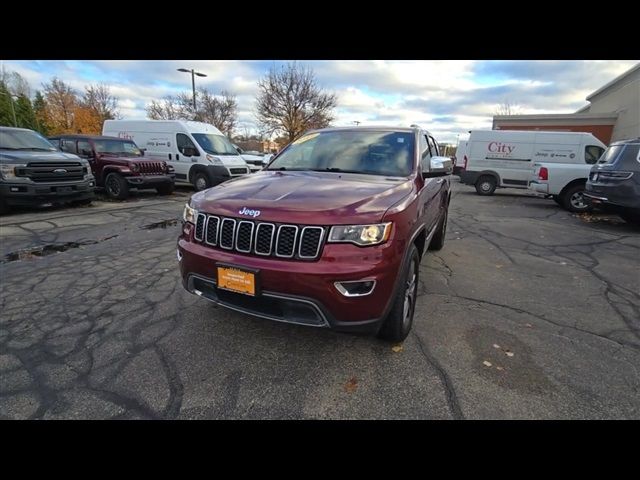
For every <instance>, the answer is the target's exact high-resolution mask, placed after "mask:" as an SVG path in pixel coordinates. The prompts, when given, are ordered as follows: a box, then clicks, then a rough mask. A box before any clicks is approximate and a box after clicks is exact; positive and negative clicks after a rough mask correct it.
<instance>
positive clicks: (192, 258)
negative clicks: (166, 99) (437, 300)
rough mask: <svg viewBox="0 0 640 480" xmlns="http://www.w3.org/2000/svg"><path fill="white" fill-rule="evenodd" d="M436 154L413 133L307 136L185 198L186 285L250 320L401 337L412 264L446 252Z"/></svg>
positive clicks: (406, 323)
mask: <svg viewBox="0 0 640 480" xmlns="http://www.w3.org/2000/svg"><path fill="white" fill-rule="evenodd" d="M439 155H440V154H439V149H438V144H437V143H436V142H435V140H434V139H433V137H432V136H431V135H430V134H429V133H428V132H427V131H425V130H422V129H420V128H419V127H412V128H385V127H366V128H365V127H353V128H329V129H323V130H316V131H312V132H309V133H306V134H305V135H303V136H302V137H300V138H299V139H298V140H296V141H294V142H292V143H291V144H289V145H288V146H287V147H286V148H285V149H284V150H283V151H282V152H280V153H279V154H278V155H277V156H276V157H275V158H274V159H273V160H272V161H271V162H270V163H269V165H268V166H267V167H265V169H263V170H261V171H260V172H257V173H255V174H253V175H251V176H245V177H241V178H238V179H232V180H230V181H228V182H225V183H223V184H220V185H218V186H216V187H213V188H210V189H208V190H204V191H202V192H198V193H196V194H194V195H193V196H192V197H191V200H190V202H189V204H187V205H186V206H185V211H184V223H183V228H182V233H181V235H180V237H179V238H178V245H177V256H178V260H179V264H180V270H181V274H182V279H183V284H184V287H185V288H186V289H187V290H188V291H189V292H191V293H194V294H196V295H199V296H202V297H205V298H206V299H208V300H211V301H213V302H215V303H217V304H219V305H222V306H225V307H228V308H230V309H233V310H237V311H240V312H244V313H248V314H252V315H255V316H258V317H263V318H267V319H271V320H278V321H284V322H291V323H298V324H303V325H310V326H315V327H329V328H333V329H336V330H342V331H352V332H356V331H363V332H370V333H378V334H379V336H381V337H382V338H385V339H388V340H393V341H401V340H403V339H404V338H405V337H406V336H407V335H408V333H409V330H410V328H411V324H412V321H413V313H414V308H415V302H416V296H417V293H418V290H417V286H418V276H419V268H418V267H419V264H420V259H421V258H422V255H423V254H424V253H425V252H426V250H427V249H433V250H438V249H440V248H442V246H443V244H444V238H445V231H446V227H447V212H448V207H449V200H450V198H451V193H450V173H451V171H452V162H451V159H449V158H446V157H440V156H439Z"/></svg>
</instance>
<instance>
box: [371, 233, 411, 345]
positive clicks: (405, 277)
mask: <svg viewBox="0 0 640 480" xmlns="http://www.w3.org/2000/svg"><path fill="white" fill-rule="evenodd" d="M419 267H420V255H419V254H418V249H417V248H416V246H415V245H413V244H412V245H411V247H410V250H409V254H408V255H407V260H406V261H405V264H404V266H403V268H402V273H401V276H400V279H401V280H400V281H401V282H402V286H401V287H400V288H398V291H397V292H396V295H395V297H394V299H393V305H392V307H391V310H390V311H389V314H388V315H387V318H385V320H384V323H383V324H382V327H381V328H380V331H379V332H378V337H379V338H381V339H383V340H387V341H390V342H402V341H403V340H404V339H405V338H407V335H409V332H410V331H411V326H412V325H413V314H414V313H415V308H416V299H417V293H418V279H419V275H420V268H419Z"/></svg>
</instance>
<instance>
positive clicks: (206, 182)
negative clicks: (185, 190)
mask: <svg viewBox="0 0 640 480" xmlns="http://www.w3.org/2000/svg"><path fill="white" fill-rule="evenodd" d="M193 186H194V187H195V188H196V191H198V192H201V191H202V190H206V189H207V188H211V179H210V178H209V175H207V174H206V173H204V172H197V173H196V174H195V175H194V176H193Z"/></svg>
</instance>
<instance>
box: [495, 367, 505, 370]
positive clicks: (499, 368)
mask: <svg viewBox="0 0 640 480" xmlns="http://www.w3.org/2000/svg"><path fill="white" fill-rule="evenodd" d="M496 370H504V368H502V367H496Z"/></svg>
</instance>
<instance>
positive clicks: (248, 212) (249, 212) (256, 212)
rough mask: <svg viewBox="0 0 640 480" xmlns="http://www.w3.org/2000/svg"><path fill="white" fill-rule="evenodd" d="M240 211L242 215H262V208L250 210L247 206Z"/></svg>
mask: <svg viewBox="0 0 640 480" xmlns="http://www.w3.org/2000/svg"><path fill="white" fill-rule="evenodd" d="M238 213H239V214H240V215H246V216H248V217H253V218H256V217H259V216H260V210H249V209H248V208H247V207H242V210H240V211H239V212H238Z"/></svg>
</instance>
